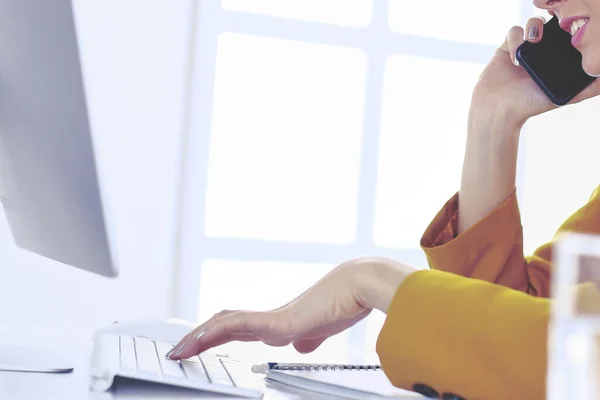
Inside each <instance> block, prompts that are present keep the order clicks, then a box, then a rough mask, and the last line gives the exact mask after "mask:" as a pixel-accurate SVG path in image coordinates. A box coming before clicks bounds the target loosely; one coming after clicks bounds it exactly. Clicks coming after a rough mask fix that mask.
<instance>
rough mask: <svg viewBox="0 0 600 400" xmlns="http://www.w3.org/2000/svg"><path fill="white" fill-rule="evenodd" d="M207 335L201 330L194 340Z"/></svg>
mask: <svg viewBox="0 0 600 400" xmlns="http://www.w3.org/2000/svg"><path fill="white" fill-rule="evenodd" d="M205 333H206V331H205V330H201V331H200V332H198V333H196V335H195V336H194V339H200V338H202V336H204V334H205Z"/></svg>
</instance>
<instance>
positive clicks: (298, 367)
mask: <svg viewBox="0 0 600 400" xmlns="http://www.w3.org/2000/svg"><path fill="white" fill-rule="evenodd" d="M272 369H273V370H277V371H378V370H380V369H381V365H352V364H283V365H277V366H275V367H273V368H272Z"/></svg>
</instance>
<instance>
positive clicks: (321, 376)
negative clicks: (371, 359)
mask: <svg viewBox="0 0 600 400" xmlns="http://www.w3.org/2000/svg"><path fill="white" fill-rule="evenodd" d="M266 380H267V382H269V381H271V382H275V383H277V384H279V385H283V386H288V387H290V388H293V389H296V390H297V389H300V390H303V391H310V392H313V393H319V394H321V395H326V396H331V397H334V398H344V399H351V400H367V399H368V400H371V399H406V400H414V399H423V398H425V397H423V396H422V395H420V394H418V393H415V392H411V391H408V390H403V389H399V388H397V387H394V386H393V385H392V384H391V383H390V381H389V380H388V378H387V376H386V375H385V373H384V372H383V370H382V369H381V366H380V365H338V364H310V365H306V364H297V365H294V364H291V365H290V364H288V365H285V366H281V367H274V368H272V369H271V370H269V371H267V372H266Z"/></svg>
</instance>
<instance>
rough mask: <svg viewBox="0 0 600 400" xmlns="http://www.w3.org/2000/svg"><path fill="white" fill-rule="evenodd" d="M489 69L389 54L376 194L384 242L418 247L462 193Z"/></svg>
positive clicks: (380, 242)
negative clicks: (476, 94) (480, 84)
mask: <svg viewBox="0 0 600 400" xmlns="http://www.w3.org/2000/svg"><path fill="white" fill-rule="evenodd" d="M483 68H484V66H483V65H480V64H472V63H466V62H455V61H446V60H436V59H427V58H420V57H413V56H406V55H394V56H390V57H389V59H388V61H387V64H386V68H385V76H384V92H383V104H382V119H381V138H380V152H379V170H378V178H377V193H376V211H375V237H374V240H375V243H376V244H377V245H378V246H385V247H404V248H418V247H419V240H420V238H421V235H422V234H423V231H424V230H425V229H426V228H427V225H428V224H429V222H430V221H431V219H432V218H433V217H434V216H435V215H436V214H437V212H438V211H439V210H440V208H441V207H442V206H443V205H444V203H445V202H446V201H447V200H448V199H449V198H450V197H451V196H452V195H453V194H454V193H456V192H457V191H458V188H459V185H460V175H461V170H462V162H463V155H464V151H465V143H466V136H467V119H468V113H469V106H470V103H471V94H472V92H473V88H474V86H475V84H476V82H477V79H478V77H479V75H480V74H481V71H482V70H483ZM440 71H443V73H440ZM450 77H451V78H450ZM432 116H433V117H432Z"/></svg>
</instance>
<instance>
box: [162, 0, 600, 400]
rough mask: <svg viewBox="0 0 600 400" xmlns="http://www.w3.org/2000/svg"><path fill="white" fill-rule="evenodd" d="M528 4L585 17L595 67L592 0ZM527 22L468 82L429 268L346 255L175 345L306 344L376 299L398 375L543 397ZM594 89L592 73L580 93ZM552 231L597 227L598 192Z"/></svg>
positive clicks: (597, 16) (541, 280) (541, 263)
mask: <svg viewBox="0 0 600 400" xmlns="http://www.w3.org/2000/svg"><path fill="white" fill-rule="evenodd" d="M534 3H535V5H536V6H537V7H538V8H544V9H546V10H548V11H549V12H550V13H551V14H555V15H556V16H557V17H559V19H561V21H562V22H563V23H564V22H568V21H569V19H570V18H571V17H577V18H586V19H587V21H588V22H587V24H586V25H585V27H584V29H585V31H581V34H579V35H580V36H581V37H582V40H581V41H580V45H579V47H578V48H579V50H580V51H581V53H582V55H583V67H584V69H585V71H586V72H587V73H588V74H590V75H600V0H562V1H560V0H551V1H548V2H544V1H542V0H535V1H534ZM577 18H576V19H577ZM566 28H567V29H569V27H568V26H567V27H566ZM525 33H527V35H526V37H527V40H530V41H532V42H536V41H538V40H539V39H540V38H541V37H542V35H543V20H541V19H539V18H533V19H531V20H529V21H528V23H527V26H526V28H525V30H523V29H522V28H521V27H514V28H512V29H511V30H510V31H509V32H508V35H507V38H506V40H505V42H504V43H503V44H502V46H501V47H500V48H499V49H498V51H497V52H496V54H495V56H494V57H493V58H492V60H491V62H490V63H489V65H488V66H487V67H486V69H485V70H484V72H483V74H482V75H481V78H480V80H479V82H478V83H477V85H476V88H475V90H474V93H473V97H472V104H471V111H470V114H469V125H468V140H467V150H466V155H465V160H464V167H463V177H462V183H461V187H460V190H459V192H458V194H457V195H456V196H455V197H453V198H452V199H450V200H449V201H448V203H447V204H446V205H445V206H444V207H443V209H442V210H441V211H440V213H439V214H438V215H437V216H436V217H435V219H434V220H433V222H432V223H431V225H430V226H429V228H428V229H427V231H426V232H425V234H424V237H423V239H422V243H421V244H422V246H423V248H424V250H425V252H426V254H427V257H428V259H429V262H430V265H431V267H432V269H431V270H425V271H417V270H415V269H414V268H411V267H410V266H407V265H403V264H402V263H399V262H396V261H394V260H389V259H383V258H363V259H358V260H352V261H349V262H346V263H344V264H342V265H340V266H339V267H337V268H336V269H334V270H333V271H332V272H331V273H329V274H328V275H326V276H325V277H324V278H322V279H321V280H320V281H319V282H317V283H316V284H315V285H314V286H313V287H312V288H310V289H309V290H307V291H306V292H305V293H303V294H302V295H301V296H299V297H298V298H296V299H295V300H293V301H292V302H290V303H289V304H286V305H284V306H283V307H281V308H278V309H276V310H272V311H269V312H247V311H223V312H221V313H219V314H217V315H215V316H214V317H212V318H211V319H210V320H209V321H207V322H205V323H203V324H202V325H200V326H199V327H198V328H197V329H195V330H194V331H193V332H191V333H190V334H188V335H187V336H186V337H185V338H183V339H182V340H181V342H180V343H179V344H178V346H177V347H176V348H175V349H174V351H173V352H172V353H171V355H170V357H171V358H173V359H180V358H187V357H190V356H192V355H194V354H198V353H200V352H202V351H205V350H207V349H209V348H211V347H213V346H217V345H220V344H223V343H226V342H229V341H232V340H239V341H255V340H260V341H263V342H264V343H267V344H269V345H273V346H283V345H287V344H289V343H293V345H294V346H295V348H296V349H297V350H298V351H299V352H302V353H306V352H311V351H313V350H315V349H316V348H317V347H318V346H319V345H320V344H321V343H322V342H323V341H324V340H326V339H327V338H328V337H330V336H332V335H334V334H337V333H339V332H341V331H343V330H345V329H347V328H348V327H350V326H352V325H354V324H355V323H356V322H358V321H359V320H361V319H362V318H364V317H365V316H367V315H368V314H369V312H370V311H371V310H372V309H378V310H381V311H383V312H384V313H386V314H387V319H386V322H385V324H384V326H383V329H382V331H381V333H380V336H379V339H378V343H377V352H378V354H379V356H380V359H381V363H382V365H383V367H384V370H385V372H386V374H387V375H388V377H389V379H390V380H391V382H392V383H393V384H394V385H396V386H398V387H402V388H406V389H415V390H418V391H420V392H422V393H424V394H425V393H426V394H431V395H436V394H440V395H441V394H443V393H454V394H456V395H459V396H461V397H462V398H466V399H488V400H490V399H491V400H495V399H533V400H535V399H544V398H545V376H546V368H547V367H546V343H547V340H546V338H547V325H548V316H549V312H550V303H549V300H548V299H547V296H548V294H549V280H550V269H551V265H552V258H551V252H550V250H551V246H552V243H549V244H546V245H544V246H542V247H540V248H539V249H538V250H537V251H536V252H535V254H534V256H532V257H528V258H525V257H524V256H523V251H522V230H521V223H520V216H519V211H518V207H517V201H516V198H515V193H514V188H515V170H516V157H517V145H518V139H519V132H520V129H521V127H522V126H523V124H524V123H525V122H526V121H527V119H528V118H530V117H532V116H534V115H538V114H541V113H544V112H546V111H549V110H551V109H552V108H554V107H553V105H552V104H551V103H550V101H549V100H548V99H547V98H546V97H545V95H544V94H543V93H542V92H541V90H539V88H538V87H537V86H536V84H535V83H534V82H533V81H532V80H531V79H530V78H529V76H528V75H527V74H526V72H525V71H524V70H523V69H522V68H521V67H519V66H517V65H516V62H515V51H516V48H517V47H518V46H519V45H520V44H521V43H522V41H523V38H524V37H525ZM598 94H600V83H598V82H595V83H593V84H592V85H591V86H590V87H588V88H587V89H586V90H585V91H584V92H583V93H581V94H580V95H579V96H578V97H577V98H576V99H575V101H576V102H577V101H581V100H584V99H587V98H590V97H593V96H596V95H598ZM459 198H460V202H459V201H458V199H459ZM561 230H564V231H573V230H575V231H587V232H599V233H600V191H597V192H596V193H595V194H594V195H593V196H592V198H591V200H590V202H589V203H588V204H587V205H585V206H584V207H583V208H582V209H580V210H579V211H578V212H577V213H576V214H574V215H573V216H572V217H571V218H569V219H568V220H567V221H566V222H565V223H564V225H563V226H562V227H561ZM460 275H462V276H460ZM466 277H470V278H476V279H469V278H466ZM448 398H451V397H448ZM456 398H459V397H456Z"/></svg>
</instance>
